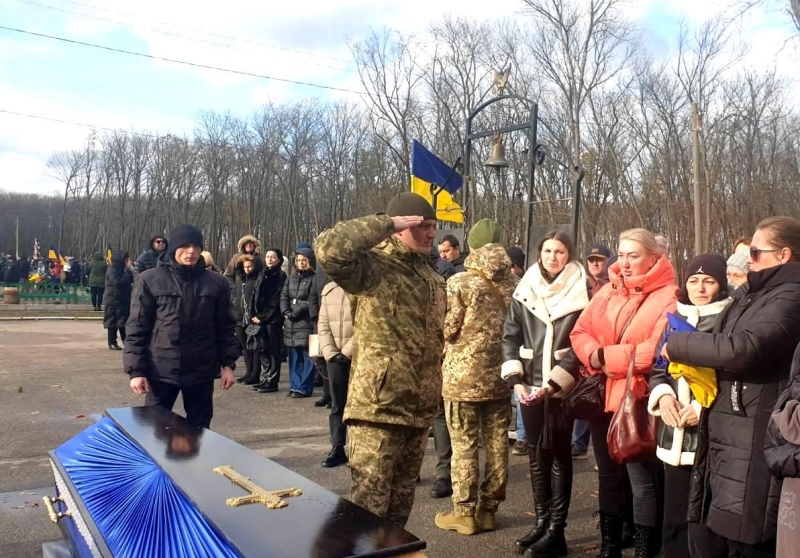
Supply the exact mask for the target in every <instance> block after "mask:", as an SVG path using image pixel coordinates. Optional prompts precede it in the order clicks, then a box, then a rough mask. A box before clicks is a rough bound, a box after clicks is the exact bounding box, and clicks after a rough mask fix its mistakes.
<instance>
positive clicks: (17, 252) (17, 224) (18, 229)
mask: <svg viewBox="0 0 800 558" xmlns="http://www.w3.org/2000/svg"><path fill="white" fill-rule="evenodd" d="M17 259H19V215H17Z"/></svg>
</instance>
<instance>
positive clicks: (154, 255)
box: [133, 235, 169, 277]
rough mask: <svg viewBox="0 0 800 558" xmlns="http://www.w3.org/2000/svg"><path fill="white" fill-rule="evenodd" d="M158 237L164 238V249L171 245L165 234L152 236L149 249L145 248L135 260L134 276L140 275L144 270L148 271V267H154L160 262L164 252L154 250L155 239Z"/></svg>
mask: <svg viewBox="0 0 800 558" xmlns="http://www.w3.org/2000/svg"><path fill="white" fill-rule="evenodd" d="M156 238H163V239H164V250H166V249H167V248H168V247H169V243H168V242H167V239H166V237H165V236H162V235H157V236H154V237H153V238H151V239H150V244H148V246H150V248H149V249H148V250H145V251H144V252H142V253H141V254H139V257H138V258H136V261H135V262H133V276H134V277H136V276H137V275H139V274H140V273H142V272H143V271H147V270H148V269H153V268H154V267H156V265H157V264H158V257H159V256H160V255H161V254H163V252H156V251H155V250H153V241H154V240H155V239H156Z"/></svg>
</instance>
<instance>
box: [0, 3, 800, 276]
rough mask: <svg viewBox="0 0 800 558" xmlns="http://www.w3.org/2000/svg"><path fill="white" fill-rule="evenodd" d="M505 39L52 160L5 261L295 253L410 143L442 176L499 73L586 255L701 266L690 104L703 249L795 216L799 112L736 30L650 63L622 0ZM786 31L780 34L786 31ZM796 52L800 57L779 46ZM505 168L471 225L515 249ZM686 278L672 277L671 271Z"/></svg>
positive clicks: (516, 205) (374, 62)
mask: <svg viewBox="0 0 800 558" xmlns="http://www.w3.org/2000/svg"><path fill="white" fill-rule="evenodd" d="M523 5H524V6H525V10H526V13H525V15H522V16H520V17H518V18H516V19H515V20H513V21H505V22H502V23H497V24H486V23H482V22H478V21H467V20H462V19H455V18H453V19H445V20H443V21H440V22H438V23H435V24H433V25H432V26H431V28H430V31H429V33H428V34H427V35H426V36H417V37H407V36H402V35H400V34H398V33H396V32H394V31H392V30H389V29H386V30H380V31H375V32H374V33H373V34H372V35H371V36H370V37H369V38H368V39H367V40H364V41H362V42H359V43H356V44H353V45H352V46H351V50H352V54H353V57H354V60H355V62H356V63H357V68H358V76H359V78H360V81H361V84H362V86H363V89H364V90H365V91H366V95H364V96H363V99H361V98H357V97H355V96H353V97H354V98H352V99H350V100H339V101H329V102H322V101H319V100H314V99H305V100H298V101H297V102H292V103H287V104H280V105H278V104H275V105H266V106H263V107H261V108H260V109H259V110H258V111H257V112H255V113H254V114H250V115H235V114H220V113H217V112H213V111H208V112H204V113H203V114H201V115H199V116H198V120H197V125H196V128H195V129H194V131H193V134H192V135H191V136H189V137H176V136H171V135H166V136H158V137H157V136H154V135H151V134H148V133H146V131H145V132H140V131H135V132H132V131H127V130H119V131H116V132H104V133H91V134H90V135H89V137H88V138H87V140H86V143H85V145H83V146H82V147H80V148H78V149H75V150H73V151H66V152H57V153H54V154H53V155H52V158H51V159H50V162H49V164H48V170H49V172H50V173H51V174H52V175H53V176H55V177H57V178H58V179H59V180H60V181H61V182H62V183H63V185H64V194H63V195H61V196H37V195H24V194H18V193H11V192H3V191H0V208H2V209H0V251H12V250H13V244H14V230H13V227H14V217H13V216H19V219H20V222H21V225H20V246H21V252H24V253H28V254H30V251H31V246H32V244H33V239H34V237H38V239H39V241H40V243H41V245H42V247H43V248H45V247H46V246H47V244H48V243H49V242H53V243H55V244H57V245H58V246H60V247H61V249H62V251H63V252H64V253H67V254H70V255H85V254H90V253H91V252H94V251H95V250H98V249H102V248H104V247H105V244H106V243H107V242H111V243H112V244H113V245H114V246H115V247H122V248H125V249H128V250H129V251H131V252H133V253H138V252H140V251H141V250H142V249H143V248H144V247H145V246H146V244H147V239H149V238H150V237H151V236H152V235H153V234H163V233H165V232H168V231H169V229H170V228H171V227H172V226H174V225H176V224H178V223H181V222H191V223H195V224H197V225H198V226H200V227H201V228H202V229H203V231H204V233H205V235H206V238H207V247H208V249H210V250H211V252H212V253H213V254H214V255H215V256H216V257H218V258H220V259H223V258H224V257H226V256H227V255H229V254H230V253H231V251H232V250H235V244H236V240H237V239H238V238H239V237H240V236H242V235H244V234H248V233H254V234H256V235H257V236H258V237H259V238H260V239H261V240H262V242H263V243H264V244H269V245H277V246H279V247H283V248H290V247H293V246H294V243H295V242H297V241H300V240H306V241H311V240H313V239H314V237H315V236H316V235H317V234H318V233H319V232H321V231H322V230H324V229H325V228H327V227H329V226H331V225H332V224H334V223H335V222H337V221H339V220H341V219H347V218H351V217H355V216H359V215H363V214H368V213H372V212H375V211H377V210H379V209H381V208H383V207H385V204H386V202H387V201H388V199H389V198H390V197H391V196H392V195H394V194H395V193H397V192H399V191H402V190H405V189H408V187H409V186H408V184H409V173H410V159H409V157H410V155H409V151H410V147H411V140H412V139H414V138H416V139H419V140H420V141H421V142H422V143H424V144H425V145H427V146H428V147H429V148H431V150H432V151H434V152H435V153H437V154H439V155H440V156H441V157H442V158H443V159H444V160H446V161H448V162H453V161H454V160H455V159H456V157H458V156H459V155H461V154H462V152H463V136H464V130H465V120H466V117H467V115H468V114H469V112H470V111H471V110H472V109H473V108H474V107H475V106H477V105H478V104H479V103H480V102H481V100H485V99H486V98H488V97H487V95H491V94H492V93H491V85H492V84H491V79H490V77H489V74H490V71H491V69H493V68H494V69H500V68H504V67H507V66H508V65H510V66H511V67H512V75H511V79H510V87H511V88H512V89H513V92H515V93H518V94H520V95H523V96H527V97H530V98H533V99H534V100H536V101H537V102H538V105H539V117H540V120H539V138H538V141H539V142H540V143H542V144H543V145H544V146H546V149H547V151H548V154H549V157H548V160H546V161H545V163H544V164H543V165H541V166H539V167H538V168H537V170H536V180H535V189H534V199H533V200H532V201H533V202H535V203H534V206H535V216H536V222H537V224H554V223H563V222H567V221H568V220H569V217H568V211H569V202H568V201H563V199H564V198H568V197H569V196H570V186H571V185H570V175H569V173H567V172H565V170H564V168H566V167H571V166H572V165H574V164H576V163H578V164H580V165H582V166H583V168H584V169H585V172H586V178H585V181H584V190H583V206H582V210H583V211H582V218H581V239H580V240H581V243H582V244H583V245H585V244H586V243H589V242H593V241H595V240H603V241H606V242H609V243H610V244H612V245H613V238H614V237H615V236H616V235H617V234H618V233H619V232H620V231H621V230H623V229H626V228H629V227H634V226H643V227H646V228H648V229H651V230H653V231H657V232H661V233H663V234H665V235H667V236H668V238H669V239H670V241H671V245H670V250H671V252H672V255H673V257H674V258H675V260H676V261H677V262H682V261H683V260H685V258H686V257H690V256H692V255H693V251H694V223H693V203H694V200H693V195H692V157H691V154H692V149H691V120H690V113H689V105H690V102H691V101H695V102H697V103H698V105H699V108H700V112H701V115H702V131H701V135H700V141H701V192H702V195H701V200H700V201H701V204H702V214H703V216H704V218H703V230H702V234H703V245H704V250H711V251H716V252H719V253H721V254H723V255H727V254H728V252H729V250H730V243H731V241H732V240H733V239H734V238H735V237H736V236H738V235H740V234H749V233H752V231H753V229H754V226H755V224H756V223H757V222H758V221H759V220H760V219H761V218H763V217H765V216H768V215H775V214H788V215H795V216H800V133H798V132H800V112H798V109H797V104H796V100H795V101H792V88H791V84H789V83H786V82H784V81H782V80H781V79H780V78H779V77H778V76H777V73H776V71H775V69H774V68H773V67H771V66H770V65H769V64H770V63H769V62H768V61H765V65H764V66H762V67H758V68H752V67H747V66H745V65H743V64H741V60H742V57H743V55H744V53H745V51H746V48H747V45H740V44H737V42H736V41H737V37H738V35H739V32H738V30H737V23H736V21H726V20H722V19H719V20H713V21H709V22H707V23H706V24H705V25H704V26H702V28H700V29H699V30H692V31H689V30H688V29H686V28H682V29H677V30H676V36H675V39H676V41H677V44H678V49H677V51H673V52H671V53H669V56H664V57H660V56H658V55H656V54H655V53H651V52H648V51H647V49H646V47H645V46H644V44H645V43H644V42H643V41H642V38H641V37H640V35H639V32H638V30H637V29H636V28H635V27H634V26H633V24H631V23H630V22H628V21H626V20H625V19H624V18H623V17H622V16H621V13H620V11H619V0H595V1H594V2H593V4H592V9H590V10H588V11H587V10H585V9H579V7H578V3H577V2H574V1H566V2H565V1H558V0H525V1H524V2H523ZM787 17H788V16H787ZM787 48H793V47H787ZM525 118H527V114H526V113H525V112H524V110H523V108H522V107H520V106H515V105H513V104H506V105H504V106H503V107H500V108H498V109H496V110H492V111H486V113H485V114H484V116H483V117H482V120H481V121H480V122H478V126H484V127H495V126H501V125H504V124H508V123H511V122H518V121H521V120H523V119H525ZM505 141H506V146H507V152H506V154H507V157H508V159H509V160H510V162H511V166H510V168H509V169H508V171H507V172H505V173H502V174H499V175H496V174H493V173H490V172H487V171H486V170H485V169H484V168H483V167H482V165H481V162H482V161H483V160H485V159H486V157H487V156H488V154H489V150H490V147H491V141H490V139H488V138H487V139H486V140H485V141H482V142H479V143H478V144H477V145H476V156H475V157H474V158H473V166H472V168H471V169H469V170H468V171H465V173H467V174H470V175H471V176H472V179H471V181H470V182H469V188H470V189H471V190H470V203H469V206H468V208H467V212H468V220H469V221H470V222H474V221H476V220H477V219H480V218H483V217H491V218H494V219H496V220H498V221H499V222H500V223H502V224H503V226H504V228H505V239H504V240H505V241H506V242H509V243H511V242H515V241H519V240H521V238H522V234H521V233H522V227H523V218H524V217H523V216H524V214H525V203H526V201H527V200H526V195H525V192H526V190H527V186H528V185H527V178H526V176H527V172H526V168H525V164H526V163H525V161H526V158H525V155H524V154H525V152H526V150H527V149H529V148H530V147H531V145H530V140H529V138H527V137H526V136H525V135H524V134H522V133H519V134H516V135H515V134H509V135H507V137H506V138H505ZM679 265H680V264H679Z"/></svg>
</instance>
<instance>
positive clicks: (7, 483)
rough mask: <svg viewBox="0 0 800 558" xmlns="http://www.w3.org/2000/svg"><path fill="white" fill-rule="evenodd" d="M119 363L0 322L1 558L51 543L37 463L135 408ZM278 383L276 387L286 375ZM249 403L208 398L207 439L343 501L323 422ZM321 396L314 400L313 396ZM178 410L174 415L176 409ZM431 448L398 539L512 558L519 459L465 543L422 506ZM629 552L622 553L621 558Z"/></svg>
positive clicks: (287, 405)
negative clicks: (486, 518) (482, 524)
mask: <svg viewBox="0 0 800 558" xmlns="http://www.w3.org/2000/svg"><path fill="white" fill-rule="evenodd" d="M121 361H122V357H121V354H120V352H117V351H109V350H108V349H107V346H106V334H105V330H104V329H103V328H102V326H101V324H100V323H97V322H88V321H49V320H48V321H2V322H0V409H2V422H0V427H1V428H0V548H1V549H2V551H1V552H0V554H2V556H3V557H4V558H28V557H40V556H41V555H42V550H41V548H42V544H43V543H44V542H47V541H54V540H58V539H59V538H60V536H61V535H60V532H59V530H58V528H57V527H56V526H54V525H52V524H51V523H50V522H49V521H48V520H47V518H46V515H45V512H44V510H43V509H42V505H41V500H42V496H43V495H45V494H48V493H52V490H53V489H52V487H53V477H52V472H51V470H50V465H49V462H48V458H47V452H48V451H49V450H51V449H53V448H55V447H57V446H58V445H60V444H61V443H63V442H64V441H66V440H68V439H69V438H71V437H72V436H74V435H75V434H77V433H78V432H80V431H81V430H83V429H84V428H86V427H87V426H88V425H90V424H91V423H92V422H93V421H94V420H96V419H97V418H98V417H99V416H100V414H101V413H102V412H103V410H104V409H107V408H112V407H123V406H135V405H139V404H141V402H142V399H141V398H140V397H138V396H135V395H133V394H132V393H131V392H130V390H129V389H128V386H127V383H128V382H127V376H125V375H124V374H123V372H122V365H121ZM284 376H285V375H284ZM286 390H287V386H286V385H285V382H283V383H282V384H281V391H280V392H279V393H277V394H258V393H255V392H253V391H251V390H250V389H249V388H245V387H244V386H241V385H236V386H234V387H233V388H231V390H229V391H227V392H222V391H221V390H219V389H218V390H216V392H215V394H214V407H215V408H214V411H215V415H214V420H213V423H212V427H213V428H214V430H216V431H217V432H219V433H221V434H223V435H225V436H228V437H230V438H232V439H233V440H235V441H237V442H239V443H240V444H243V445H245V446H247V447H249V448H251V449H253V450H255V451H258V452H259V453H261V454H262V455H264V456H266V457H268V458H270V459H273V460H275V461H276V462H278V463H280V464H281V465H283V466H285V467H288V468H289V469H292V470H294V471H296V472H298V473H300V474H301V475H303V476H305V477H307V478H309V479H311V480H313V481H314V482H316V483H318V484H320V485H322V486H324V487H326V488H328V489H329V490H331V491H333V492H335V493H336V494H339V495H342V496H347V494H348V490H349V486H350V477H349V469H348V468H347V467H346V466H345V467H338V468H336V469H323V468H322V467H321V466H320V461H321V459H322V458H323V457H324V456H325V454H326V453H327V452H328V450H329V449H330V448H329V443H328V426H327V425H328V418H327V411H326V410H325V409H318V408H315V407H314V406H313V401H314V400H315V399H291V398H288V397H286V396H285V395H286ZM318 391H321V390H318ZM176 410H177V411H178V412H180V411H181V410H182V407H181V404H180V401H179V402H178V404H177V405H176ZM434 465H435V453H434V450H433V441H432V440H430V441H429V447H428V451H427V454H426V457H425V462H424V464H423V468H422V480H421V483H420V485H419V488H418V489H417V496H416V503H415V506H414V510H413V512H412V514H411V518H410V520H409V523H408V526H407V529H408V530H409V531H411V532H412V533H414V534H415V535H417V536H419V537H420V538H422V539H424V540H425V541H427V544H428V549H427V550H426V555H427V556H430V557H439V558H447V557H462V556H469V557H470V558H479V557H489V556H492V557H494V556H512V555H513V554H514V552H513V546H514V539H516V538H517V537H519V536H521V535H523V534H525V533H526V532H527V531H528V530H529V529H530V527H531V524H532V522H533V517H532V515H531V509H532V505H533V502H532V496H531V488H530V480H529V478H528V477H527V469H528V466H527V465H528V460H527V457H518V456H513V455H512V456H510V479H509V485H508V500H507V501H506V502H505V504H504V505H503V506H502V507H501V509H500V513H499V515H498V527H499V529H498V530H497V531H495V532H492V533H481V534H478V535H474V536H470V537H466V536H462V535H458V534H456V533H451V532H443V531H440V530H438V529H437V528H436V527H435V526H434V525H433V517H434V515H435V514H436V512H437V511H442V510H447V509H448V508H449V506H450V503H449V500H448V499H445V500H436V499H433V498H431V497H430V495H429V491H430V487H431V485H432V483H433V481H434ZM593 466H594V460H593V459H591V458H589V459H587V460H584V461H576V462H575V486H574V489H573V494H572V509H571V511H570V520H569V527H568V529H567V538H568V542H569V545H570V556H574V557H589V556H595V555H596V554H597V547H598V544H599V538H600V534H599V531H598V530H597V528H596V522H597V520H596V519H594V518H592V512H594V511H595V510H596V509H597V492H596V490H597V487H596V484H597V482H596V476H597V473H595V472H594V470H593ZM628 552H630V551H628Z"/></svg>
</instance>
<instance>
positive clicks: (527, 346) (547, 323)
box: [500, 262, 589, 398]
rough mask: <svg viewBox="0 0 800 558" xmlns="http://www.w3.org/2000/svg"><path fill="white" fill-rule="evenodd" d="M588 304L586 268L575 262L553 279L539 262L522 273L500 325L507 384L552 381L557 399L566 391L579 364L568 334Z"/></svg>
mask: <svg viewBox="0 0 800 558" xmlns="http://www.w3.org/2000/svg"><path fill="white" fill-rule="evenodd" d="M588 304H589V296H588V294H587V292H586V272H585V270H584V269H583V267H582V266H581V265H580V264H579V263H577V262H570V263H568V264H567V266H566V267H565V268H564V270H563V271H562V272H561V273H560V274H559V275H558V277H556V279H555V280H554V281H553V282H551V283H547V281H546V280H545V279H544V277H543V274H542V269H541V267H540V266H539V265H538V264H536V265H533V266H531V267H530V268H529V269H528V270H527V271H526V272H525V275H524V276H523V277H522V281H520V284H519V286H518V287H517V289H516V290H515V291H514V295H513V300H512V302H511V306H510V307H509V309H508V314H507V315H506V319H505V323H504V325H503V361H504V362H503V365H502V367H501V368H500V375H501V377H502V378H503V379H504V380H505V381H506V382H507V383H508V385H509V386H511V387H513V386H515V385H516V384H520V383H524V384H527V385H530V386H536V387H546V386H548V385H550V386H552V387H553V388H554V390H555V391H554V393H553V397H556V398H560V397H564V396H565V395H566V394H567V393H569V391H570V390H571V389H572V386H573V385H574V384H575V380H576V378H577V377H578V375H579V372H578V371H579V368H580V361H579V360H578V357H577V356H576V354H575V351H573V350H572V346H571V345H570V337H569V336H570V333H571V332H572V329H573V327H574V326H575V322H577V321H578V318H579V316H580V314H581V312H582V311H583V309H584V308H586V306H587V305H588ZM523 360H524V361H526V362H525V364H524V365H523Z"/></svg>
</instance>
